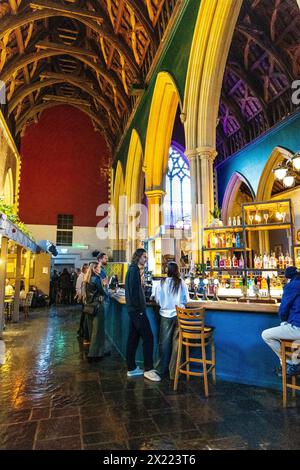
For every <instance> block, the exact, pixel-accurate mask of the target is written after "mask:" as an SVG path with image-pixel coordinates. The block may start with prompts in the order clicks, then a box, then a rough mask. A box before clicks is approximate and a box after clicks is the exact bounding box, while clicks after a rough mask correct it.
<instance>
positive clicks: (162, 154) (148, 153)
mask: <svg viewBox="0 0 300 470" xmlns="http://www.w3.org/2000/svg"><path fill="white" fill-rule="evenodd" d="M178 104H180V106H181V103H180V95H179V92H178V89H177V87H176V84H175V82H174V80H173V78H172V76H171V75H170V74H169V73H168V72H160V73H159V74H158V75H157V79H156V83H155V88H154V93H153V97H152V103H151V108H150V115H149V121H148V127H147V135H146V148H145V163H144V167H145V173H146V191H154V190H163V189H164V188H163V186H164V176H165V174H166V171H167V167H168V158H169V148H170V144H171V139H172V133H173V127H174V121H175V117H176V111H177V107H178Z"/></svg>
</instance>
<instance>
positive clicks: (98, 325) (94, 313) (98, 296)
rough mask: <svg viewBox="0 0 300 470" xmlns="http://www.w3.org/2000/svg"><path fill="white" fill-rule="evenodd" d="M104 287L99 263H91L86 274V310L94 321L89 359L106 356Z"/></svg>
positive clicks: (91, 321)
mask: <svg viewBox="0 0 300 470" xmlns="http://www.w3.org/2000/svg"><path fill="white" fill-rule="evenodd" d="M104 294H105V292H104V289H103V286H102V281H101V277H100V269H99V266H98V263H91V264H90V266H89V269H88V271H87V273H86V275H85V302H84V311H85V313H86V316H88V317H89V320H88V319H87V321H88V322H89V323H92V325H91V326H92V328H91V329H92V331H91V344H90V348H89V353H88V361H89V362H92V361H97V360H100V359H101V358H103V357H104V356H105V316H104V305H103V302H104Z"/></svg>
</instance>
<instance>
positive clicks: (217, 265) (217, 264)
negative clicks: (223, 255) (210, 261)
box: [214, 254, 220, 268]
mask: <svg viewBox="0 0 300 470" xmlns="http://www.w3.org/2000/svg"><path fill="white" fill-rule="evenodd" d="M219 259H220V255H219V254H217V255H216V256H215V259H214V268H218V267H219Z"/></svg>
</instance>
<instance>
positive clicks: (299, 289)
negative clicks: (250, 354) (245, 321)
mask: <svg viewBox="0 0 300 470" xmlns="http://www.w3.org/2000/svg"><path fill="white" fill-rule="evenodd" d="M285 277H286V278H287V279H288V283H287V284H286V286H285V287H284V289H283V296H282V299H281V304H280V308H279V312H278V313H279V316H280V319H281V324H280V326H277V327H275V328H269V329H268V330H264V331H263V332H262V335H261V336H262V339H263V340H264V341H265V342H266V343H267V345H268V346H270V348H271V349H273V351H274V352H275V354H277V356H278V357H279V359H280V361H281V356H280V347H281V340H282V339H287V340H292V341H299V348H300V272H299V271H298V270H297V269H296V268H295V267H294V266H290V267H288V268H287V269H286V270H285ZM294 356H295V357H294ZM294 356H293V357H292V358H291V360H287V368H286V373H287V376H293V375H300V358H298V356H297V354H295V355H294ZM279 375H280V374H279Z"/></svg>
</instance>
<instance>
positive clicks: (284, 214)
mask: <svg viewBox="0 0 300 470" xmlns="http://www.w3.org/2000/svg"><path fill="white" fill-rule="evenodd" d="M285 218H286V212H281V220H282V223H283V224H284V222H285Z"/></svg>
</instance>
